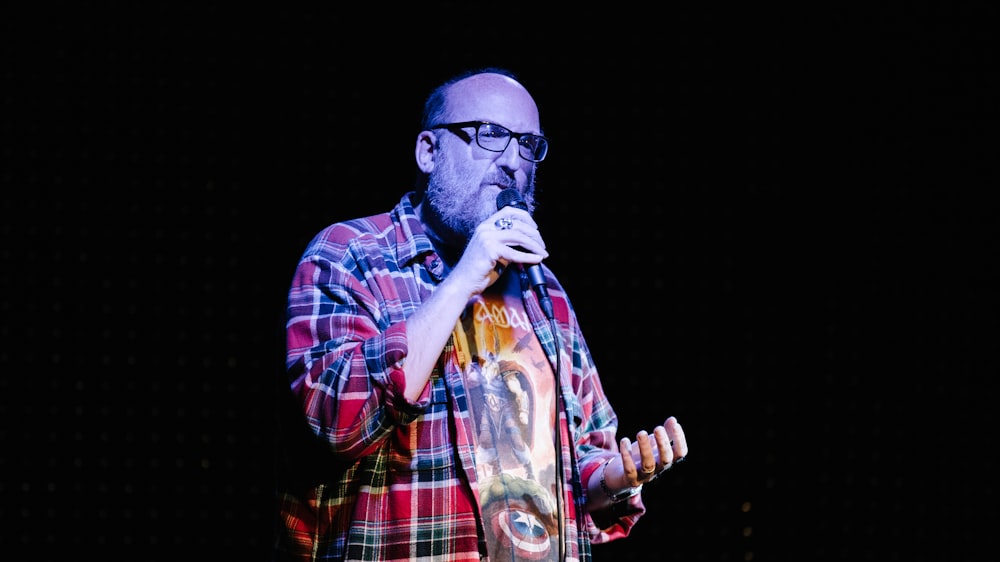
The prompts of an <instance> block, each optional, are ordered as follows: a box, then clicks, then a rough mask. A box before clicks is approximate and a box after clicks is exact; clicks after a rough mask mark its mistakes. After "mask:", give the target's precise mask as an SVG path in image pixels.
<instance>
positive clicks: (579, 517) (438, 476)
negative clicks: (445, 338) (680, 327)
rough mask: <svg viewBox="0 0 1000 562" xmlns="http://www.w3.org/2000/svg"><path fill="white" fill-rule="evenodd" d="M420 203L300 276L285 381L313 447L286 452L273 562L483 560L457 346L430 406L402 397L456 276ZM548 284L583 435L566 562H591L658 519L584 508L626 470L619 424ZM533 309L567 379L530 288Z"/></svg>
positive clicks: (357, 231) (321, 251)
mask: <svg viewBox="0 0 1000 562" xmlns="http://www.w3.org/2000/svg"><path fill="white" fill-rule="evenodd" d="M411 197H412V194H407V195H405V196H404V197H403V198H402V199H401V201H400V202H399V204H398V205H396V207H395V208H393V210H392V211H390V212H388V213H383V214H378V215H374V216H370V217H365V218H359V219H354V220H350V221H346V222H342V223H337V224H333V225H331V226H329V227H327V228H326V229H324V230H323V231H321V232H320V233H319V234H318V235H317V236H316V237H315V238H314V239H313V240H312V241H311V242H310V244H309V245H308V247H307V248H306V250H305V252H304V253H303V256H302V259H301V260H300V261H299V264H298V266H297V268H296V270H295V273H294V276H293V280H292V283H291V288H290V290H289V293H288V307H287V315H288V316H287V325H286V328H287V334H286V336H287V367H288V376H289V378H290V388H291V391H292V395H293V396H294V397H295V399H296V400H295V403H296V406H297V407H298V413H299V414H304V416H305V422H306V423H305V424H304V426H308V428H309V429H310V430H311V432H310V431H306V430H305V429H304V427H303V431H302V433H303V434H308V437H303V438H301V439H298V440H291V439H286V440H284V442H283V443H282V445H283V446H285V447H286V449H287V451H286V453H287V454H286V455H285V457H284V462H283V463H282V464H281V467H280V470H279V479H278V498H277V499H278V518H277V519H278V527H279V528H278V532H277V535H276V549H275V559H276V560H379V561H396V560H398V561H411V560H416V559H428V560H429V559H433V560H477V561H478V560H481V559H485V558H482V557H483V552H481V551H482V550H484V547H483V546H482V532H481V525H482V516H481V513H480V510H479V504H478V501H477V498H478V485H477V477H476V468H475V463H474V460H473V452H474V450H475V441H474V440H475V432H474V431H473V429H472V428H473V424H472V420H471V419H470V413H469V408H468V401H467V397H466V394H465V389H464V385H463V378H462V377H463V375H462V372H461V368H460V367H459V365H458V360H457V354H456V353H455V352H454V349H453V347H452V345H451V344H450V343H449V345H448V346H447V347H446V349H445V350H444V353H442V354H441V357H440V359H439V361H438V363H437V366H436V368H435V371H434V373H433V374H432V376H431V379H430V381H429V382H428V384H427V385H426V387H425V389H424V391H423V394H422V395H421V396H420V397H419V398H418V399H417V400H416V401H415V402H410V401H408V400H406V399H405V398H404V396H403V390H404V377H403V372H402V368H401V365H402V363H403V362H404V360H405V358H406V355H407V339H406V318H407V317H408V316H409V315H410V314H411V313H413V311H415V310H416V309H417V307H419V306H420V304H421V303H422V302H423V301H424V300H425V299H427V298H428V297H429V296H430V294H431V293H432V292H433V291H434V289H435V287H436V286H437V284H438V283H440V282H441V279H442V277H441V275H442V274H443V267H442V264H441V260H440V258H439V257H438V255H437V254H436V253H435V251H434V248H433V247H432V246H431V242H430V240H429V239H428V238H427V236H426V235H425V234H424V230H423V227H422V225H421V223H420V221H419V219H418V217H417V216H416V214H415V213H414V210H413V206H412V204H411V202H410V198H411ZM545 273H546V280H547V283H548V287H549V294H550V296H551V297H552V301H553V304H554V309H555V313H556V319H557V324H558V327H559V330H560V337H559V340H558V343H559V344H560V350H559V353H560V354H561V355H560V357H561V359H560V365H562V371H563V372H562V381H563V382H562V384H563V387H564V388H567V389H568V394H567V396H566V401H567V403H568V404H569V409H570V418H571V419H573V420H574V422H575V425H574V427H573V436H572V439H570V438H569V437H568V435H567V434H566V433H565V426H563V427H564V435H566V438H564V439H563V440H562V443H563V451H562V456H563V459H564V461H565V462H564V465H565V467H566V468H565V477H566V486H565V490H566V494H567V498H566V500H567V503H566V505H567V509H566V510H565V519H566V525H565V528H566V533H567V537H566V544H567V554H568V560H571V561H573V560H580V561H588V560H590V556H591V554H590V544H591V543H602V542H607V541H610V540H615V539H618V538H621V537H624V536H627V535H628V533H629V531H630V529H631V528H632V526H633V525H634V524H635V523H636V521H638V519H639V517H641V516H642V514H643V513H645V508H644V506H643V504H642V499H641V496H639V495H637V496H635V497H633V498H632V499H631V500H629V502H628V504H625V505H624V506H622V505H619V506H618V509H616V510H615V511H614V512H612V511H611V510H610V509H604V510H600V511H595V512H593V513H588V512H586V510H582V509H578V506H577V505H575V504H574V501H575V500H576V501H579V502H580V505H582V504H585V503H586V497H585V494H586V490H587V482H588V479H589V478H590V475H591V474H592V473H593V472H594V471H595V470H596V469H597V468H598V467H599V466H600V465H601V463H602V462H603V461H605V460H606V459H608V458H609V457H610V456H612V455H617V436H616V433H617V423H618V422H617V416H616V414H615V412H614V410H613V409H612V407H611V405H610V404H609V403H608V400H607V397H606V395H605V394H604V390H603V388H602V386H601V382H600V379H599V378H598V373H597V369H596V368H595V366H594V363H593V360H592V358H591V356H590V351H589V349H588V348H587V345H586V342H585V341H584V338H583V334H582V333H581V331H580V327H579V325H578V324H577V319H576V315H575V313H574V312H573V309H572V306H571V305H570V303H569V301H568V300H567V298H566V295H565V293H564V292H563V290H562V287H561V286H560V284H559V283H558V281H557V280H556V279H555V277H554V276H553V275H552V272H551V271H550V270H548V268H545ZM524 297H525V308H526V311H527V313H528V316H529V318H530V319H531V322H532V326H533V328H534V331H535V333H536V334H537V335H538V338H539V341H540V342H541V344H542V346H543V347H544V349H545V350H546V353H547V354H548V355H549V360H550V362H551V363H552V364H553V365H555V364H556V363H555V359H556V357H555V353H556V339H555V338H554V337H553V334H552V331H551V328H550V325H549V323H548V321H547V320H546V319H545V317H544V315H543V313H542V311H541V309H540V307H539V304H538V301H537V299H536V297H535V295H534V293H533V292H532V291H531V289H530V287H528V286H527V284H525V290H524ZM300 417H301V416H300ZM563 423H565V420H563ZM571 444H572V445H573V446H574V447H575V449H574V450H573V451H570V449H569V446H570V445H571ZM304 451H309V452H308V453H305V452H304ZM574 461H575V462H574ZM574 474H578V475H579V482H582V484H579V485H578V487H577V486H574V485H573V475H574ZM578 495H579V496H580V497H576V496H578ZM622 507H624V509H622ZM578 523H580V524H582V525H583V529H582V530H581V528H580V524H578Z"/></svg>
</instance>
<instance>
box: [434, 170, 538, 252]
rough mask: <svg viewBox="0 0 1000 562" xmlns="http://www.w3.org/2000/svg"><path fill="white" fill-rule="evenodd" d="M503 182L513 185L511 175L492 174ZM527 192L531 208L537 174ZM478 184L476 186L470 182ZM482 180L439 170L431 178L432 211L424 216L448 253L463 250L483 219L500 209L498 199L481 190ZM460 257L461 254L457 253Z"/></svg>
mask: <svg viewBox="0 0 1000 562" xmlns="http://www.w3.org/2000/svg"><path fill="white" fill-rule="evenodd" d="M490 181H493V182H495V183H498V184H500V185H507V186H509V187H513V183H514V182H513V179H512V178H509V177H502V178H490ZM529 181H530V186H531V187H530V189H528V193H527V195H526V196H525V202H526V203H527V205H528V209H531V210H533V209H534V196H533V195H534V176H532V177H531V178H530V180H529ZM470 185H472V186H474V187H472V188H470V187H468V186H470ZM479 185H480V180H479V179H471V178H466V177H461V176H454V175H451V174H449V173H447V172H438V171H435V172H433V173H431V175H430V176H429V177H428V179H427V193H426V195H425V199H424V204H425V205H426V207H427V208H428V210H429V211H430V212H429V213H426V216H424V217H423V220H424V221H426V222H427V223H428V225H429V226H430V228H431V230H432V233H431V236H432V238H433V239H434V240H435V243H436V245H437V243H440V244H441V245H443V246H444V248H438V250H439V251H446V253H448V254H453V253H454V254H460V252H461V250H463V249H464V248H465V245H466V243H468V241H469V238H471V237H472V233H473V232H474V231H475V229H476V227H477V226H479V223H481V222H483V221H484V220H486V218H487V217H489V216H490V215H492V214H493V213H495V212H496V211H497V207H496V200H495V199H493V198H492V196H490V197H487V196H486V195H485V194H483V193H482V192H480V190H479ZM456 257H457V256H456Z"/></svg>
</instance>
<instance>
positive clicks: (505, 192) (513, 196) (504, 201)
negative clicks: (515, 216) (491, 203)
mask: <svg viewBox="0 0 1000 562" xmlns="http://www.w3.org/2000/svg"><path fill="white" fill-rule="evenodd" d="M507 205H510V206H512V207H515V208H518V209H524V210H527V209H528V206H527V205H526V204H525V203H524V199H522V198H521V194H520V193H519V192H518V191H517V190H516V189H514V188H513V187H508V188H507V189H502V190H500V193H499V195H497V210H500V209H503V208H504V207H506V206H507Z"/></svg>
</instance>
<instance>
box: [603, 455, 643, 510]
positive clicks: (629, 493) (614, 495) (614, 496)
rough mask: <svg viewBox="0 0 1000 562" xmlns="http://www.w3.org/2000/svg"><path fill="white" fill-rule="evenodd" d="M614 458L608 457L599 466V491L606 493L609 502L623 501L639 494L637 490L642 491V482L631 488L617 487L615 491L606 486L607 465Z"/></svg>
mask: <svg viewBox="0 0 1000 562" xmlns="http://www.w3.org/2000/svg"><path fill="white" fill-rule="evenodd" d="M614 460H615V459H614V457H612V458H610V459H608V460H607V462H605V463H604V464H603V465H601V468H600V471H601V475H600V483H601V491H603V492H604V495H606V496H607V497H608V500H609V501H610V502H611V503H619V502H623V501H625V500H627V499H629V498H631V497H634V496H637V495H638V494H639V492H641V491H642V484H639V485H638V486H635V487H631V488H621V489H619V490H617V491H616V490H612V489H611V487H610V486H608V482H607V480H606V473H607V469H608V465H609V464H611V462H612V461H614Z"/></svg>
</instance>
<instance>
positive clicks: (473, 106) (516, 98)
mask: <svg viewBox="0 0 1000 562" xmlns="http://www.w3.org/2000/svg"><path fill="white" fill-rule="evenodd" d="M447 103H448V113H449V114H450V119H451V120H453V121H473V120H482V121H492V122H494V123H498V124H500V125H503V126H505V127H507V128H509V129H512V130H514V131H518V132H535V133H537V132H540V128H539V121H538V106H537V105H536V104H535V100H534V99H533V98H532V97H531V94H529V93H528V91H527V90H526V89H525V88H524V86H522V85H521V84H519V83H518V82H517V81H515V80H513V79H511V78H508V77H507V76H502V75H499V74H479V75H476V76H471V77H469V78H466V79H465V80H462V81H460V82H456V83H455V84H453V85H452V87H451V88H450V89H449V91H448V102H447Z"/></svg>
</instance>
